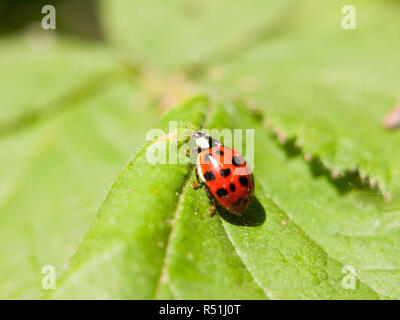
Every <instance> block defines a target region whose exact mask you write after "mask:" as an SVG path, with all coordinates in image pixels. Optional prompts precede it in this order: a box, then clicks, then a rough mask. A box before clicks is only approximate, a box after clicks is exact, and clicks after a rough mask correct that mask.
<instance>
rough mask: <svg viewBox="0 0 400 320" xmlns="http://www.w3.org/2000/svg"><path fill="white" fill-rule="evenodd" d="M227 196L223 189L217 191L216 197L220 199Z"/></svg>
mask: <svg viewBox="0 0 400 320" xmlns="http://www.w3.org/2000/svg"><path fill="white" fill-rule="evenodd" d="M227 195H228V191H227V190H226V189H224V188H221V189H218V190H217V196H218V197H220V198H223V197H226V196H227Z"/></svg>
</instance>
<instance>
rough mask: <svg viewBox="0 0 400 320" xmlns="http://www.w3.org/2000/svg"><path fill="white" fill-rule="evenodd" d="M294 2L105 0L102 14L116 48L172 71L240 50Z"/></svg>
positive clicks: (276, 21)
mask: <svg viewBox="0 0 400 320" xmlns="http://www.w3.org/2000/svg"><path fill="white" fill-rule="evenodd" d="M291 2H293V1H291V0H285V1H279V2H278V1H269V2H265V1H263V0H257V1H252V2H246V1H240V0H235V1H232V0H223V1H213V0H206V1H201V2H200V1H182V0H172V1H168V2H167V1H159V0H148V1H129V0H103V1H102V10H101V13H102V17H103V22H104V27H105V33H106V36H107V37H108V39H110V40H111V41H112V43H113V44H114V45H115V46H116V47H117V48H122V49H124V50H125V51H126V52H128V53H129V55H130V56H132V57H134V58H135V59H136V60H138V61H141V63H144V64H147V65H149V66H151V67H152V68H157V69H169V70H171V69H174V68H177V67H182V66H187V65H190V64H199V63H205V62H207V61H208V60H209V59H212V58H214V57H215V56H218V57H219V56H221V55H225V54H226V55H231V54H232V53H234V52H235V51H237V50H240V49H241V48H242V47H244V46H246V45H248V44H249V42H250V43H251V41H254V40H256V39H257V37H258V36H257V35H256V36H255V37H254V38H255V39H253V38H249V37H248V33H250V32H252V31H253V30H254V29H258V30H264V29H266V30H268V31H270V30H275V28H276V26H277V25H280V23H281V19H283V20H284V19H285V15H286V11H287V6H288V4H289V3H291ZM250 17H251V19H249V18H250Z"/></svg>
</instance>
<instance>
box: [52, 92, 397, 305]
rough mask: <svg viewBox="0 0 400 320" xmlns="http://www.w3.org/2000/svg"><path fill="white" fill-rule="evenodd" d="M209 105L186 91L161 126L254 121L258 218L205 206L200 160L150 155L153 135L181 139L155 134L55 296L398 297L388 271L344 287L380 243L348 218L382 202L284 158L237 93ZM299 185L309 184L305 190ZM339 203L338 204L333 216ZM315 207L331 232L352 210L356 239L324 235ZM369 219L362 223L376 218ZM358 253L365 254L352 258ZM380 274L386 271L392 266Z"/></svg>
mask: <svg viewBox="0 0 400 320" xmlns="http://www.w3.org/2000/svg"><path fill="white" fill-rule="evenodd" d="M212 105H213V104H212ZM212 105H211V106H209V103H208V102H207V101H206V100H202V99H201V98H198V99H195V100H193V101H189V102H188V103H187V104H185V105H182V106H180V107H179V108H176V109H172V110H171V111H170V112H169V113H167V115H166V116H165V118H164V120H163V123H164V125H163V127H165V123H166V121H169V120H180V119H182V118H184V119H191V124H192V126H193V127H201V126H202V125H203V124H204V117H202V116H201V115H199V111H201V112H203V113H207V115H208V118H207V120H206V123H205V124H206V126H207V127H209V128H254V129H255V137H256V140H255V167H254V169H255V170H254V175H255V179H256V193H255V198H254V201H253V202H252V203H251V205H250V208H249V210H248V211H247V213H246V215H247V216H248V219H249V220H250V221H251V223H250V225H249V226H245V225H244V224H243V221H241V220H240V219H238V218H235V217H233V216H231V215H229V214H227V213H226V212H223V211H222V212H221V211H220V212H219V215H217V216H215V217H210V216H209V214H208V213H207V212H208V209H209V202H208V199H207V196H206V195H205V193H204V192H203V191H195V190H193V189H192V188H191V187H190V181H192V180H193V179H194V172H193V165H191V164H186V165H185V164H165V165H160V164H151V163H149V161H148V160H147V158H146V152H147V149H148V148H151V146H152V145H154V144H160V145H163V146H165V147H166V148H168V147H169V144H171V143H173V141H174V140H173V139H169V140H165V139H163V140H161V141H160V140H156V141H155V142H153V143H150V144H149V145H147V146H146V147H145V148H144V149H142V151H140V152H139V153H138V154H137V155H136V157H135V158H134V159H133V160H132V162H131V163H130V164H128V165H127V167H126V168H125V169H124V170H123V173H122V174H121V176H120V178H118V179H117V181H116V182H115V184H114V186H113V188H112V189H111V191H110V193H109V194H108V196H107V198H106V200H105V202H104V203H103V205H102V207H101V209H100V212H99V216H98V219H97V221H96V222H95V223H94V224H93V225H92V227H91V229H90V231H89V233H88V235H87V236H86V237H85V239H84V240H83V242H82V244H81V245H80V247H79V248H78V250H77V253H76V254H75V255H74V257H73V259H72V262H71V267H70V269H69V271H68V272H67V273H66V274H65V275H64V276H63V278H62V280H61V283H60V285H59V287H58V289H57V290H56V291H55V292H54V294H53V295H52V297H53V298H72V297H73V298H121V299H140V298H141V299H143V298H147V299H151V298H175V299H209V298H219V299H234V298H241V299H271V298H272V299H290V298H291V299H306V298H309V299H321V298H322V299H377V298H379V297H384V296H392V297H393V296H394V294H395V291H396V288H395V286H394V285H393V282H392V280H393V279H390V277H388V278H386V279H385V281H387V283H388V284H389V285H388V286H385V287H384V288H383V289H382V287H383V285H381V284H379V283H377V282H375V281H373V279H372V278H371V277H368V276H365V277H364V273H362V276H363V277H362V281H361V282H360V281H357V285H356V288H354V290H346V289H344V288H343V287H342V281H343V277H344V276H345V275H344V274H343V273H342V268H343V266H344V265H347V264H350V263H352V264H353V266H354V267H355V268H356V269H357V268H359V267H360V265H362V264H361V263H359V262H360V259H364V260H368V259H370V257H371V255H373V254H374V253H375V248H371V249H370V248H369V247H368V246H365V243H364V244H363V250H364V251H363V252H357V251H356V250H358V249H359V248H356V247H357V243H358V242H357V241H358V240H359V235H360V234H359V232H360V230H362V229H360V226H358V227H357V229H354V228H352V227H354V223H355V221H353V220H352V219H356V218H357V217H358V219H359V220H361V219H367V218H366V217H365V218H364V216H365V215H367V216H368V218H369V219H372V217H374V218H375V219H376V218H377V217H376V211H375V212H373V211H372V208H371V207H370V206H366V207H365V208H364V207H361V206H359V205H357V201H356V199H355V197H354V195H353V194H351V195H349V196H347V197H344V196H343V195H342V194H340V193H338V192H337V190H336V188H335V186H334V185H333V184H332V183H331V181H326V179H323V178H319V179H315V177H313V176H312V172H311V171H310V168H309V167H308V165H307V164H306V163H305V161H304V160H303V159H300V158H290V157H288V156H287V155H286V154H285V151H284V150H283V149H282V147H281V146H279V145H277V143H276V141H275V139H274V138H273V137H272V136H270V135H269V133H268V132H267V131H266V130H265V129H264V128H263V127H262V126H261V125H260V124H259V123H258V120H256V119H254V118H253V117H252V116H251V115H249V112H248V111H247V110H244V109H243V107H240V106H236V105H233V104H230V103H223V104H219V105H217V106H216V107H213V106H212ZM191 113H193V114H192V115H191ZM177 117H178V118H177ZM189 127H190V126H189V124H188V123H187V122H185V123H184V124H183V125H182V126H180V127H179V128H178V131H177V132H178V140H179V141H182V142H183V140H184V136H182V135H181V133H182V130H185V129H187V128H189ZM169 137H172V136H171V135H170V136H169ZM288 175H293V176H294V177H296V178H297V177H298V176H300V177H301V178H302V179H304V182H303V181H302V180H300V179H295V180H294V179H288ZM303 183H304V185H306V186H307V189H305V190H303V189H302V188H303V187H304V185H303ZM310 185H311V187H310ZM314 185H315V186H314ZM286 186H287V187H286ZM285 187H286V188H285ZM320 188H322V189H321V190H320ZM311 192H313V197H310V193H311ZM304 195H306V196H307V198H303V196H304ZM308 207H310V209H308ZM325 207H326V212H327V214H326V215H327V216H329V217H330V218H331V220H332V221H329V224H327V223H326V221H324V220H323V219H322V217H324V214H323V213H322V212H321V213H320V215H318V213H319V212H318V210H320V209H321V208H325ZM316 208H318V209H316ZM333 210H335V211H337V212H339V213H342V214H340V215H338V216H334V215H333V214H332V211H333ZM380 214H382V215H383V213H381V212H380ZM299 217H302V219H300V218H299ZM316 217H318V218H319V219H320V221H318V224H322V225H321V227H320V229H321V230H324V231H326V232H330V234H335V232H337V231H336V229H330V228H331V227H330V226H331V225H333V226H334V227H337V226H342V225H346V221H344V220H345V219H347V217H349V220H348V221H347V223H350V224H352V225H351V226H349V227H348V228H347V229H346V232H347V238H346V239H347V240H348V241H349V243H351V244H352V245H349V246H344V245H343V244H342V243H341V242H340V241H339V240H340V239H339V237H330V239H329V240H330V241H332V242H334V241H337V242H336V245H337V247H335V243H332V244H329V243H327V242H328V240H327V238H326V236H327V235H326V234H323V235H319V234H318V233H316V232H315V231H314V229H312V226H314V223H315V220H314V219H316ZM326 219H328V218H326ZM382 219H383V220H384V219H386V217H382ZM297 220H298V221H299V222H297ZM368 222H369V221H366V222H365V224H366V226H365V228H367V227H369V225H368ZM363 226H364V224H363ZM366 231H367V230H365V232H366ZM392 236H393V238H390V237H389V236H388V238H387V239H392V240H393V241H398V237H397V238H396V233H394V234H392ZM337 239H339V240H337ZM319 241H321V243H319ZM352 241H353V242H352ZM365 241H370V243H371V244H375V241H376V240H375V238H373V237H370V238H367V240H365ZM393 244H394V242H393ZM385 249H386V248H385ZM369 250H370V251H369ZM388 250H389V249H388ZM355 253H357V258H354V256H352V254H353V255H355ZM390 254H394V255H395V257H393V256H392V257H391V256H390ZM386 255H387V256H386ZM381 256H383V257H384V258H385V259H386V261H385V262H389V261H390V262H391V263H392V264H394V263H395V260H396V258H398V253H396V252H395V247H393V248H392V249H390V250H389V251H387V252H385V253H382V254H381ZM379 258H380V257H379ZM356 259H358V260H356ZM370 260H371V259H370ZM397 261H399V259H397ZM374 263H375V266H377V264H378V263H380V260H378V259H376V260H372V261H370V266H372V265H373V264H374ZM357 276H360V275H358V274H357ZM380 277H381V278H385V277H386V275H385V273H384V272H383V273H381V274H380ZM391 284H392V285H391ZM377 289H379V291H378V290H377Z"/></svg>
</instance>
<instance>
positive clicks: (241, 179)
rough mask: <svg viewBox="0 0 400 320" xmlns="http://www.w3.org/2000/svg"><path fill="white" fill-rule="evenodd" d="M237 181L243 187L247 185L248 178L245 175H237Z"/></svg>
mask: <svg viewBox="0 0 400 320" xmlns="http://www.w3.org/2000/svg"><path fill="white" fill-rule="evenodd" d="M239 182H240V184H241V185H242V186H244V187H247V186H248V185H249V180H248V179H247V178H246V177H239Z"/></svg>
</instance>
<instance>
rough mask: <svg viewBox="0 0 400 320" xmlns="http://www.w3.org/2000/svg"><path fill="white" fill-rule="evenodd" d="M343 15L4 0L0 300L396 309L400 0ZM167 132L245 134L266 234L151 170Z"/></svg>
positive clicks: (263, 6)
mask: <svg viewBox="0 0 400 320" xmlns="http://www.w3.org/2000/svg"><path fill="white" fill-rule="evenodd" d="M45 4H52V5H54V6H55V8H56V12H57V29H56V30H43V29H42V28H41V20H42V17H43V16H44V15H43V14H42V13H41V8H42V6H43V5H45ZM347 4H349V3H347V2H346V1H341V0H339V1H338V0H328V1H324V2H321V1H316V0H281V1H265V0H263V1H262V0H254V1H242V0H240V1H239V0H229V1H228V0H219V1H211V0H203V1H195V0H172V1H162V0H147V1H144V0H143V1H142V0H141V1H138V0H136V1H129V0H102V1H89V0H85V1H77V0H65V1H61V0H59V1H33V0H31V1H28V0H25V1H18V2H15V1H4V0H3V1H0V101H1V103H0V164H1V165H0V237H1V243H0V298H3V299H40V298H70V299H71V298H72V299H74V298H75V299H78V298H106V299H154V298H155V299H158V298H165V299H399V298H400V265H399V264H400V197H399V196H398V191H399V180H400V151H399V150H400V148H399V145H400V129H399V130H392V131H389V130H387V129H385V128H384V127H383V126H382V124H381V120H382V118H383V116H384V115H385V114H386V113H387V112H388V111H389V110H391V109H392V108H393V107H394V106H395V105H396V103H398V102H399V101H400V59H399V57H400V33H399V30H400V2H399V1H397V0H381V1H377V0H376V1H374V0H363V1H361V0H354V1H352V3H351V5H353V6H354V7H355V8H356V17H357V20H356V21H357V22H356V26H357V27H356V29H355V30H344V29H343V28H342V26H341V21H342V19H343V16H344V14H343V13H342V7H343V6H344V5H347ZM168 120H179V121H181V122H180V123H181V127H180V129H179V130H181V129H182V128H183V127H185V126H189V127H193V128H199V127H202V126H205V127H206V128H220V129H221V128H229V129H234V128H243V129H246V128H250V129H254V130H255V165H254V174H255V179H256V197H255V201H254V202H253V203H252V205H251V207H250V209H249V215H250V216H252V217H254V218H257V216H258V215H263V216H264V218H263V219H262V221H260V223H259V224H257V225H254V226H249V227H246V226H243V225H241V224H240V223H236V222H235V220H231V219H230V218H229V215H228V216H224V213H223V212H221V213H220V215H217V216H215V217H213V218H210V217H209V216H208V214H207V210H208V208H209V204H208V200H207V197H206V195H205V193H204V192H202V191H194V190H192V189H191V188H190V180H191V179H193V178H194V177H193V167H192V166H190V165H187V166H184V165H164V166H153V165H150V164H149V163H146V161H145V158H144V156H143V155H144V153H145V151H146V148H148V147H149V144H148V143H149V141H146V133H147V131H148V130H149V129H151V128H154V127H160V128H165V127H167V125H166V123H167V121H168ZM163 143H165V144H166V145H167V144H169V143H171V141H165V142H163ZM123 168H124V170H122V169H123ZM121 171H122V172H121ZM120 172H121V173H120ZM99 208H100V210H98V209H99ZM261 213H262V214H261ZM45 265H52V266H54V267H55V269H56V272H57V289H55V290H45V289H43V287H42V279H43V277H44V274H43V273H42V272H41V270H42V268H43V266H45ZM346 266H347V267H348V266H350V267H352V268H353V269H354V270H355V271H354V272H355V280H356V284H357V285H356V287H355V288H354V289H346V288H344V287H343V284H342V281H343V278H344V277H345V276H346V271H343V270H347V269H346ZM343 268H345V269H343ZM353 269H352V270H353Z"/></svg>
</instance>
